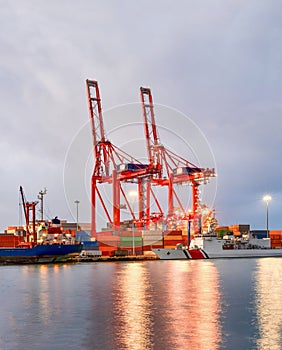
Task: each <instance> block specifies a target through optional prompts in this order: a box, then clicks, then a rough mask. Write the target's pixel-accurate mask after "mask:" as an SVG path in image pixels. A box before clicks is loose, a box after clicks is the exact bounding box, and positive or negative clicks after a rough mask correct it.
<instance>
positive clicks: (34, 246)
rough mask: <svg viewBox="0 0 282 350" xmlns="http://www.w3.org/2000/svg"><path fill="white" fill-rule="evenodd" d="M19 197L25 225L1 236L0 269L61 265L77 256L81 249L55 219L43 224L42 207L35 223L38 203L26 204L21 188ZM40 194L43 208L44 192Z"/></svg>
mask: <svg viewBox="0 0 282 350" xmlns="http://www.w3.org/2000/svg"><path fill="white" fill-rule="evenodd" d="M20 193H21V197H22V205H23V209H24V214H25V219H26V225H25V226H21V227H14V228H13V230H12V232H10V231H11V227H10V230H9V229H8V230H7V231H5V232H6V234H0V265H5V264H32V263H54V262H63V261H67V260H68V259H70V258H73V257H76V256H78V255H79V254H80V252H81V251H82V248H83V245H82V244H80V243H77V242H76V241H75V239H74V238H73V237H72V235H71V234H68V233H66V232H64V231H63V230H62V228H61V222H60V220H59V219H58V217H57V216H56V217H55V218H54V219H52V222H47V221H44V220H43V205H42V207H41V211H42V218H41V221H38V220H36V217H35V206H36V204H37V203H38V202H36V201H34V202H27V201H26V199H25V196H24V192H23V188H22V186H20ZM40 194H41V195H42V196H41V200H42V202H41V203H42V204H43V194H46V189H45V191H44V192H43V191H41V192H40ZM38 198H39V199H40V197H38ZM30 211H31V212H32V217H31V218H30Z"/></svg>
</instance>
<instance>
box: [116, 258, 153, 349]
mask: <svg viewBox="0 0 282 350" xmlns="http://www.w3.org/2000/svg"><path fill="white" fill-rule="evenodd" d="M123 269H124V271H123V273H122V274H121V275H120V277H121V278H119V279H118V281H117V286H116V287H117V290H118V293H116V295H115V296H114V297H116V299H115V300H114V303H113V306H114V317H115V321H116V331H115V333H116V335H117V342H118V348H120V349H124V350H126V349H128V350H133V349H134V350H139V349H140V350H144V349H151V337H152V334H151V331H152V320H151V319H150V305H149V304H150V302H149V299H148V298H147V297H146V296H147V294H148V287H149V281H148V279H147V275H146V270H145V268H144V265H142V264H127V265H124V266H123Z"/></svg>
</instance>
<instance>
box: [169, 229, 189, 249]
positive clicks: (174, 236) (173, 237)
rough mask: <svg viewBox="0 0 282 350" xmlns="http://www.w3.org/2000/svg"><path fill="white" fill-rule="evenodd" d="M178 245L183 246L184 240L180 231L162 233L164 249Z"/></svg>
mask: <svg viewBox="0 0 282 350" xmlns="http://www.w3.org/2000/svg"><path fill="white" fill-rule="evenodd" d="M186 242H187V241H186ZM178 243H181V244H185V238H184V236H182V231H179V230H171V231H164V248H175V247H176V245H177V244H178Z"/></svg>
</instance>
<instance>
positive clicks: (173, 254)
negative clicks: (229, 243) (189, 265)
mask: <svg viewBox="0 0 282 350" xmlns="http://www.w3.org/2000/svg"><path fill="white" fill-rule="evenodd" d="M153 252H154V253H155V254H156V255H157V256H158V258H159V259H160V260H185V259H222V258H228V259H235V258H237V259H238V258H267V257H282V249H233V250H231V249H230V250H222V251H217V252H212V251H207V250H204V249H198V250H196V249H173V248H160V249H153ZM196 252H198V253H196Z"/></svg>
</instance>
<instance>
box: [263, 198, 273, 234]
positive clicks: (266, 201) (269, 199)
mask: <svg viewBox="0 0 282 350" xmlns="http://www.w3.org/2000/svg"><path fill="white" fill-rule="evenodd" d="M271 199H272V198H271V196H270V195H269V194H267V195H265V196H264V197H263V201H264V202H265V204H266V237H267V238H269V230H268V203H269V202H270V201H271Z"/></svg>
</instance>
